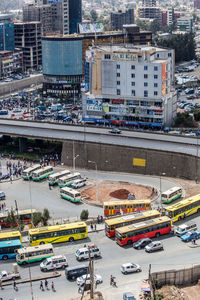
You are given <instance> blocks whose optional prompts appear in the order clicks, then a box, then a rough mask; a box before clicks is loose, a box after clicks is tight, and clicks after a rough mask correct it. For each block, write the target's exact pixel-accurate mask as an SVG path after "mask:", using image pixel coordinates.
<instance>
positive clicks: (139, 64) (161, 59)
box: [83, 45, 177, 129]
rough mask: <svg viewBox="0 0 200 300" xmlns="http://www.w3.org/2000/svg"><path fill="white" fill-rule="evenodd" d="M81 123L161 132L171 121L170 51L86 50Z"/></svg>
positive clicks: (139, 48) (127, 47)
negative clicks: (83, 117)
mask: <svg viewBox="0 0 200 300" xmlns="http://www.w3.org/2000/svg"><path fill="white" fill-rule="evenodd" d="M85 72H86V74H87V75H86V76H85V81H86V86H88V87H89V93H88V94H87V99H85V100H83V104H85V105H84V116H85V120H86V121H87V120H89V121H95V122H97V123H109V124H123V125H124V126H133V127H134V126H136V127H150V128H155V129H156V128H157V129H159V128H161V127H163V126H170V125H172V123H173V120H174V118H175V116H176V101H177V97H176V92H175V90H174V89H173V88H172V84H173V80H174V50H170V49H163V48H157V47H152V46H132V45H112V46H104V45H102V46H100V47H96V46H95V47H92V48H91V49H90V50H89V51H87V55H86V64H85Z"/></svg>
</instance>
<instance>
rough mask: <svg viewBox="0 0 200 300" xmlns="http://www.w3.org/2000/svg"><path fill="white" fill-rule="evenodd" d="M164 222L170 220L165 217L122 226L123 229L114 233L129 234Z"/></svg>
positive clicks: (118, 229)
mask: <svg viewBox="0 0 200 300" xmlns="http://www.w3.org/2000/svg"><path fill="white" fill-rule="evenodd" d="M166 221H171V219H170V218H168V217H166V216H164V217H159V218H155V219H150V220H146V221H142V222H139V223H136V224H132V225H128V226H123V227H120V228H117V229H116V231H118V232H119V233H121V234H122V233H124V232H129V231H132V230H136V229H138V228H145V227H148V226H150V225H154V224H157V223H162V222H166Z"/></svg>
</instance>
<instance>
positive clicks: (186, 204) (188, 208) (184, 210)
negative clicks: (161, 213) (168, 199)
mask: <svg viewBox="0 0 200 300" xmlns="http://www.w3.org/2000/svg"><path fill="white" fill-rule="evenodd" d="M197 212H198V213H200V194H198V195H195V196H192V197H190V198H187V199H184V200H181V201H179V202H178V203H175V204H172V205H170V206H167V207H165V215H166V216H168V217H169V218H171V219H172V221H173V222H176V221H180V220H181V219H184V218H186V217H188V216H190V215H193V214H195V213H197Z"/></svg>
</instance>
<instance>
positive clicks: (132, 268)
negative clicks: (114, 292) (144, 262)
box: [121, 263, 142, 274]
mask: <svg viewBox="0 0 200 300" xmlns="http://www.w3.org/2000/svg"><path fill="white" fill-rule="evenodd" d="M121 272H122V273H123V274H128V273H135V272H142V268H141V267H140V265H138V264H134V263H126V264H123V265H121Z"/></svg>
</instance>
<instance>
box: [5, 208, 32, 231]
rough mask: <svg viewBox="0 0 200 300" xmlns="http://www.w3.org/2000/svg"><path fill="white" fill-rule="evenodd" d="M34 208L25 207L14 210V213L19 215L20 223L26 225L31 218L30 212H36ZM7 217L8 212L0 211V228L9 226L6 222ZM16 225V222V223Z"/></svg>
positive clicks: (29, 222)
mask: <svg viewBox="0 0 200 300" xmlns="http://www.w3.org/2000/svg"><path fill="white" fill-rule="evenodd" d="M36 212H37V211H36V209H25V210H19V211H18V213H17V211H16V210H15V211H14V214H15V216H16V217H17V216H18V217H19V222H20V224H24V225H28V224H31V220H32V216H31V215H32V214H34V213H36ZM7 217H8V212H4V213H0V226H1V228H9V227H11V225H8V224H6V219H7ZM16 226H17V224H16Z"/></svg>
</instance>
